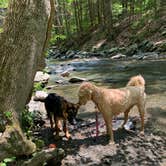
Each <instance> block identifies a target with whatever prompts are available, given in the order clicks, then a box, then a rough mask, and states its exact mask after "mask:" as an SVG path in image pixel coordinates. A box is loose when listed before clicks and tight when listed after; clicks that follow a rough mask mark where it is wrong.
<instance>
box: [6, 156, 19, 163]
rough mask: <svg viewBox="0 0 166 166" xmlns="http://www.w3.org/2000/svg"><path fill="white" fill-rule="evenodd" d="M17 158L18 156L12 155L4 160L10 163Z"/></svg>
mask: <svg viewBox="0 0 166 166" xmlns="http://www.w3.org/2000/svg"><path fill="white" fill-rule="evenodd" d="M15 160H16V157H11V158H5V159H4V160H3V161H4V162H5V163H9V162H13V161H15Z"/></svg>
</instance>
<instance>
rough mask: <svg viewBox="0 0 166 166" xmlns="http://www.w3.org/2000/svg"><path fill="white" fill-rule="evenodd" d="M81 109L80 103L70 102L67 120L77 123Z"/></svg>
mask: <svg viewBox="0 0 166 166" xmlns="http://www.w3.org/2000/svg"><path fill="white" fill-rule="evenodd" d="M78 109H79V104H73V103H68V106H67V111H66V112H67V120H68V121H69V123H70V124H71V125H75V124H76V116H77V112H78Z"/></svg>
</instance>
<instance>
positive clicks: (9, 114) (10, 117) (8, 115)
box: [5, 111, 13, 120]
mask: <svg viewBox="0 0 166 166" xmlns="http://www.w3.org/2000/svg"><path fill="white" fill-rule="evenodd" d="M5 117H6V119H8V120H11V119H12V117H13V115H12V112H10V111H6V112H5Z"/></svg>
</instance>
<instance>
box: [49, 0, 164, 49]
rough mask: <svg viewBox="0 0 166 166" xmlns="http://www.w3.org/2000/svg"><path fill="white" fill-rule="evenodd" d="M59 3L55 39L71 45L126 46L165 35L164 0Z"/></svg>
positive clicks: (73, 0)
mask: <svg viewBox="0 0 166 166" xmlns="http://www.w3.org/2000/svg"><path fill="white" fill-rule="evenodd" d="M55 6H56V11H55V20H54V27H53V37H52V40H51V42H52V43H56V44H57V43H60V45H62V43H63V44H64V45H65V46H67V47H68V48H71V47H75V48H83V49H86V50H88V49H92V48H93V47H95V44H96V45H97V44H98V43H99V45H102V44H105V43H107V44H108V45H109V46H110V47H113V46H114V45H120V46H126V45H128V44H131V43H132V42H140V41H142V40H143V39H145V38H149V37H150V39H151V40H153V41H154V40H156V38H157V40H158V39H159V38H160V37H161V36H162V33H163V35H164V30H163V29H164V24H165V20H166V19H165V17H164V9H165V2H164V1H162V0H55ZM154 33H155V36H154ZM66 41H67V42H66ZM85 43H87V44H85ZM96 47H97V46H96Z"/></svg>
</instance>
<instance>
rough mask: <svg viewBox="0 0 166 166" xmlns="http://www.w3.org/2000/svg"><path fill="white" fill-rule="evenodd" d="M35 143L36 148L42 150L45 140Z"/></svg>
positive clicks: (35, 141) (37, 140) (38, 140)
mask: <svg viewBox="0 0 166 166" xmlns="http://www.w3.org/2000/svg"><path fill="white" fill-rule="evenodd" d="M34 143H35V144H36V147H37V148H38V149H41V148H43V147H44V145H45V144H44V141H43V140H41V139H36V140H34Z"/></svg>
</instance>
